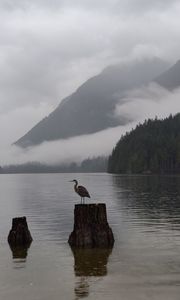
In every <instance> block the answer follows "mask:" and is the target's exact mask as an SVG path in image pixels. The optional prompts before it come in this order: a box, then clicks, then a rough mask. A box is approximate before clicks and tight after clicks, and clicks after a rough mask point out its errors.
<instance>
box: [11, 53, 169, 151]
mask: <svg viewBox="0 0 180 300" xmlns="http://www.w3.org/2000/svg"><path fill="white" fill-rule="evenodd" d="M166 69H167V63H165V62H163V61H162V60H160V59H158V58H154V59H151V60H144V61H136V62H134V63H129V64H125V65H121V66H119V65H117V66H111V67H108V68H106V69H105V70H104V71H103V72H102V73H101V74H99V75H97V76H95V77H93V78H91V79H89V80H87V81H86V82H85V83H84V84H83V85H82V86H80V87H79V88H78V89H77V91H76V92H75V93H73V94H72V95H70V96H69V97H67V98H66V99H64V100H63V101H62V102H61V103H60V105H59V106H58V107H57V108H56V109H55V110H54V111H53V112H52V113H51V114H50V115H49V116H48V117H46V118H44V119H43V120H42V121H40V122H39V123H38V124H37V125H36V126H34V127H33V128H32V129H31V130H30V131H29V132H27V133H26V134H25V135H24V136H23V137H21V138H20V139H19V140H18V141H16V142H15V144H16V145H18V146H20V147H28V146H33V145H37V144H40V143H42V142H44V141H52V140H57V139H65V138H69V137H73V136H78V135H82V134H90V133H95V132H98V131H100V130H104V129H106V128H109V127H115V126H118V125H123V124H126V123H128V122H129V120H128V119H127V118H126V116H123V115H122V116H121V117H120V118H119V119H117V118H115V117H114V110H115V107H116V104H117V101H120V98H121V97H123V94H124V93H125V92H126V91H127V90H131V89H133V88H138V87H140V86H142V85H144V84H146V83H148V82H149V81H151V80H152V79H154V78H155V77H157V76H158V75H159V74H160V73H162V72H164V71H165V70H166Z"/></svg>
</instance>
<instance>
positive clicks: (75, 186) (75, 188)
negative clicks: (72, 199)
mask: <svg viewBox="0 0 180 300" xmlns="http://www.w3.org/2000/svg"><path fill="white" fill-rule="evenodd" d="M77 186H78V182H77V181H76V182H75V184H74V190H75V192H77Z"/></svg>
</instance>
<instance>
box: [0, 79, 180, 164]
mask: <svg viewBox="0 0 180 300" xmlns="http://www.w3.org/2000/svg"><path fill="white" fill-rule="evenodd" d="M179 99H180V89H177V90H175V91H174V92H169V91H167V90H165V89H163V88H162V87H160V86H158V85H156V84H150V85H149V86H147V87H144V88H142V89H137V90H134V91H132V92H130V93H128V94H127V95H126V97H125V98H124V99H123V101H122V99H121V104H119V105H118V106H117V107H116V111H115V115H116V117H121V116H122V115H123V116H127V117H128V118H130V119H132V122H130V123H129V124H128V125H125V126H118V127H115V128H109V129H107V130H103V131H101V132H98V133H95V134H90V135H83V136H79V137H74V138H70V139H67V140H60V141H54V142H44V143H43V144H41V145H39V146H35V147H30V148H28V149H26V150H23V149H20V148H18V147H16V146H13V147H9V148H8V150H7V148H6V149H4V151H3V149H1V162H0V163H1V164H19V163H25V162H34V161H36V162H37V161H38V162H41V163H46V164H57V163H65V162H72V161H76V162H80V161H82V160H83V159H85V158H87V157H93V156H98V155H109V154H110V153H111V151H112V149H113V147H114V146H115V144H116V143H117V141H118V140H119V139H120V137H121V136H122V134H125V133H126V132H127V131H130V130H131V129H133V128H135V126H136V125H137V124H138V123H139V122H143V121H144V120H145V119H148V118H155V117H156V116H157V117H159V118H164V117H167V116H169V115H170V113H172V114H173V115H174V114H176V113H178V112H180V102H179ZM122 103H123V104H122Z"/></svg>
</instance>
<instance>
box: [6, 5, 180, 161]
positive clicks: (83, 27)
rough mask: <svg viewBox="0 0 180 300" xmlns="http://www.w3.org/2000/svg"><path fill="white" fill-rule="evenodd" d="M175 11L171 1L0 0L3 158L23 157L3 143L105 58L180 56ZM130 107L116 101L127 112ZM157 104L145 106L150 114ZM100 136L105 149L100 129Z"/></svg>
mask: <svg viewBox="0 0 180 300" xmlns="http://www.w3.org/2000/svg"><path fill="white" fill-rule="evenodd" d="M179 14H180V4H179V1H175V0H174V1H167V0H157V1H155V0H153V1H143V0H130V1H125V0H121V1H119V0H104V1H102V0H100V1H95V0H91V1H90V0H87V1H84V0H77V1H70V0H66V1H65V0H51V1H50V0H36V1H35V0H31V1H30V0H0V27H1V31H0V68H1V78H0V141H1V150H2V149H3V148H4V152H3V153H4V154H2V155H1V162H2V163H3V162H7V161H8V159H9V161H11V160H12V159H14V160H16V157H18V158H17V160H19V161H21V160H23V159H24V160H26V159H27V158H25V154H23V153H21V152H19V150H13V151H12V152H11V150H7V145H8V144H9V145H10V144H11V143H13V142H14V140H16V139H18V138H19V137H20V136H22V135H23V134H24V133H25V132H26V131H28V130H29V129H30V128H31V127H32V126H34V125H35V124H36V122H38V121H40V120H41V119H42V118H43V117H45V116H46V115H47V114H48V113H50V112H51V111H52V110H53V109H54V108H55V107H56V106H57V105H58V104H59V102H60V101H61V100H62V98H63V97H65V96H67V95H69V94H70V93H72V92H73V91H74V90H76V88H78V86H79V85H80V84H82V83H83V82H84V81H86V80H87V79H88V78H89V77H91V76H94V75H96V74H97V73H99V72H100V71H101V70H102V69H103V68H104V67H106V66H108V65H109V64H112V63H116V62H123V61H127V60H129V59H134V58H136V57H144V56H153V55H155V56H160V57H162V58H165V59H168V60H170V61H171V62H175V61H176V60H177V59H179V48H180V40H179V27H180V19H179ZM167 97H168V95H167V94H166V96H165V98H166V99H167ZM169 97H170V99H171V96H169ZM173 97H175V95H173ZM138 101H139V103H140V101H142V99H139V100H137V99H136V105H139V106H140V104H138ZM150 102H151V101H150ZM167 102H168V101H167ZM175 102H176V100H175ZM153 103H154V102H152V103H151V104H153ZM129 104H130V102H129ZM141 104H142V103H141ZM177 104H178V103H177ZM167 105H168V103H167ZM132 106H133V102H132V101H131V106H130V107H129V108H130V109H133V108H132ZM142 106H143V105H142ZM167 107H168V108H167V110H168V109H169V113H170V112H171V107H169V105H168V106H167ZM127 108H128V106H124V107H121V109H124V113H128V112H127ZM144 109H145V108H144ZM158 109H159V108H158V107H157V106H156V108H155V106H153V105H152V106H150V107H149V112H148V114H149V115H148V116H151V115H153V113H154V112H155V110H158ZM137 118H140V116H137ZM110 130H111V129H110ZM121 130H122V131H124V130H125V128H124V129H122V128H119V136H120V134H121ZM108 132H109V135H110V131H107V137H106V138H107V139H108V137H109V135H108ZM111 134H113V133H111ZM83 138H85V137H83ZM93 138H94V139H95V140H96V136H92V144H93ZM99 138H100V136H99ZM102 138H103V139H104V145H105V148H104V149H106V148H107V146H106V142H105V133H103V136H102ZM85 139H86V138H85ZM88 140H89V141H91V137H88ZM98 141H99V140H98ZM98 141H97V143H98ZM114 141H115V139H114ZM71 142H72V145H74V143H75V140H72V141H70V140H68V141H66V142H65V141H64V142H63V145H65V144H66V145H70V146H71ZM89 143H90V142H89ZM112 143H113V141H112ZM77 144H79V146H81V144H82V145H83V139H81V138H79V139H77ZM52 145H54V144H52ZM58 145H61V146H62V144H61V142H59V144H58ZM88 145H89V148H88V149H89V151H90V149H91V147H92V149H93V147H94V145H93V146H91V144H88ZM46 146H47V147H48V149H49V152H50V149H51V151H53V146H51V145H50V144H46V145H45V144H44V145H43V146H42V147H44V148H42V151H44V152H43V153H45V150H44V149H45V148H46ZM57 147H58V146H57ZM64 147H65V146H64ZM83 147H85V146H83ZM97 147H98V144H97ZM80 148H82V147H80ZM8 149H9V148H8ZM38 149H39V150H38ZM40 149H41V148H36V151H37V152H36V153H40ZM63 149H64V151H65V152H67V151H68V150H66V147H65V148H63ZM75 149H76V152H77V155H78V151H79V153H81V151H80V150H79V148H78V146H76V147H75ZM88 149H87V150H88ZM99 149H100V148H99ZM6 150H7V151H6ZM96 150H97V151H96V152H97V153H99V152H100V150H98V149H96ZM34 151H35V150H34ZM1 152H2V151H1ZM90 152H93V150H91V151H90ZM17 153H21V154H22V157H23V158H22V159H20V156H21V155H20V154H17ZM34 153H35V152H33V150H30V151H29V154H28V155H29V158H31V157H32V159H33V158H36V156H35V154H34ZM28 155H27V156H26V157H28ZM12 157H13V158H12ZM39 157H40V154H39ZM37 158H38V155H37Z"/></svg>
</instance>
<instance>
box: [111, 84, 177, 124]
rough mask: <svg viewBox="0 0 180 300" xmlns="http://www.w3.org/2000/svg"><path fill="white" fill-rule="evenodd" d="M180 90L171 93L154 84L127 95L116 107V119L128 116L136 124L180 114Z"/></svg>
mask: <svg viewBox="0 0 180 300" xmlns="http://www.w3.org/2000/svg"><path fill="white" fill-rule="evenodd" d="M179 99H180V89H177V90H174V91H173V92H170V91H168V90H166V89H164V88H162V87H161V86H159V85H157V84H155V83H152V84H149V85H148V86H147V87H144V88H141V89H137V90H133V91H131V92H129V93H127V94H126V97H124V99H121V103H123V104H119V105H117V107H116V111H115V117H117V118H119V117H120V116H122V115H123V116H126V117H128V118H129V119H131V120H134V121H136V122H143V121H144V120H145V119H148V118H155V117H158V118H164V117H167V116H169V115H170V114H173V115H174V114H176V113H179V112H180V101H179Z"/></svg>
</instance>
